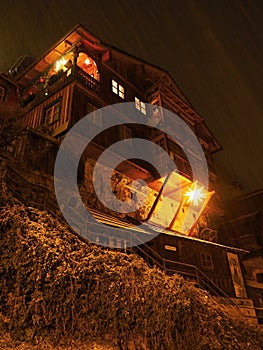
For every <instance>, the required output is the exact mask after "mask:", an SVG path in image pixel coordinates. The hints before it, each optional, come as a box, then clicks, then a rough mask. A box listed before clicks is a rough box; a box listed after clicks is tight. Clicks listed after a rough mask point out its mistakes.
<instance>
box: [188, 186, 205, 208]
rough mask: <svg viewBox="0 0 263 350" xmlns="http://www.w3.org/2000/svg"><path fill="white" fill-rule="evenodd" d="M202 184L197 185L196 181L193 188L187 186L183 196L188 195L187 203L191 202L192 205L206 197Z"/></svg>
mask: <svg viewBox="0 0 263 350" xmlns="http://www.w3.org/2000/svg"><path fill="white" fill-rule="evenodd" d="M203 190H204V186H202V187H198V186H197V184H196V182H195V183H194V188H191V187H188V188H187V192H185V194H184V195H185V196H186V197H188V199H187V201H186V202H187V203H190V202H193V203H194V205H198V204H199V203H201V202H202V200H203V199H204V198H206V193H204V192H203Z"/></svg>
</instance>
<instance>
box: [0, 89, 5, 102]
mask: <svg viewBox="0 0 263 350" xmlns="http://www.w3.org/2000/svg"><path fill="white" fill-rule="evenodd" d="M4 99H5V88H4V87H3V86H0V103H1V102H4Z"/></svg>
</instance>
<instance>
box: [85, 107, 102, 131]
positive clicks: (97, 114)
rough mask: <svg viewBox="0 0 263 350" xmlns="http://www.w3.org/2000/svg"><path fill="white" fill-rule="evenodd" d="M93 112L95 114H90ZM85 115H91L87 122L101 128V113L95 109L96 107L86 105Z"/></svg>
mask: <svg viewBox="0 0 263 350" xmlns="http://www.w3.org/2000/svg"><path fill="white" fill-rule="evenodd" d="M92 112H95V113H92ZM87 113H88V114H90V113H92V115H89V120H90V121H91V122H92V123H93V124H95V125H97V126H100V127H101V126H102V112H101V110H100V109H97V107H95V106H94V105H93V104H91V103H88V106H87Z"/></svg>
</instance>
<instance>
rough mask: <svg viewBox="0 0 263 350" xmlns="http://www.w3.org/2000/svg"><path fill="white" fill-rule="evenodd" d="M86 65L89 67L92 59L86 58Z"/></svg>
mask: <svg viewBox="0 0 263 350" xmlns="http://www.w3.org/2000/svg"><path fill="white" fill-rule="evenodd" d="M84 63H85V64H86V65H87V66H88V65H89V64H90V59H89V58H86V59H85V62H84Z"/></svg>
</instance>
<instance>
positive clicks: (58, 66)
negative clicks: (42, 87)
mask: <svg viewBox="0 0 263 350" xmlns="http://www.w3.org/2000/svg"><path fill="white" fill-rule="evenodd" d="M66 63H67V60H66V59H65V58H64V57H62V58H61V59H60V60H58V61H57V62H56V65H55V71H56V72H58V71H59V70H61V69H62V67H63V66H64V65H65V64H66Z"/></svg>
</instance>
